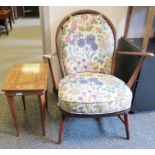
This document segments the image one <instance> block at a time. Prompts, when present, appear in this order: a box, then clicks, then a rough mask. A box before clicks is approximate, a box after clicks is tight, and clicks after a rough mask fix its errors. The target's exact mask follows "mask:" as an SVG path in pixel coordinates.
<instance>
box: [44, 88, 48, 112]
mask: <svg viewBox="0 0 155 155" xmlns="http://www.w3.org/2000/svg"><path fill="white" fill-rule="evenodd" d="M45 99H46V101H45V103H46V109H48V90H46V91H45Z"/></svg>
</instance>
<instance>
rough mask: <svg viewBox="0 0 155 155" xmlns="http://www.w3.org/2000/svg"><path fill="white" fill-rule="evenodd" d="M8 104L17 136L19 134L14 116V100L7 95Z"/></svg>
mask: <svg viewBox="0 0 155 155" xmlns="http://www.w3.org/2000/svg"><path fill="white" fill-rule="evenodd" d="M7 101H8V105H9V108H10V111H11V114H12V118H13V122H14V126H15V128H16V133H17V137H18V136H19V127H18V123H17V117H16V109H15V102H14V98H13V96H7Z"/></svg>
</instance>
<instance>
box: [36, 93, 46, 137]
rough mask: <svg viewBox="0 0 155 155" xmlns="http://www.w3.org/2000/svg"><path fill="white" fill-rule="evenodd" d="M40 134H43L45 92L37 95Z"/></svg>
mask: <svg viewBox="0 0 155 155" xmlns="http://www.w3.org/2000/svg"><path fill="white" fill-rule="evenodd" d="M38 97H39V106H40V116H41V127H42V135H43V136H45V104H46V103H45V94H43V95H39V96H38Z"/></svg>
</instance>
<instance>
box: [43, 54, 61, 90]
mask: <svg viewBox="0 0 155 155" xmlns="http://www.w3.org/2000/svg"><path fill="white" fill-rule="evenodd" d="M55 55H56V54H52V55H50V54H46V55H43V59H45V60H47V62H48V65H49V69H50V74H51V78H52V82H53V85H54V89H55V90H56V91H58V89H59V84H58V82H57V80H56V78H55V76H54V71H53V66H52V60H51V59H52V56H55Z"/></svg>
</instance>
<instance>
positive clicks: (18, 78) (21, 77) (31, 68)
mask: <svg viewBox="0 0 155 155" xmlns="http://www.w3.org/2000/svg"><path fill="white" fill-rule="evenodd" d="M47 79H48V64H45V63H27V64H15V65H14V66H13V67H12V69H11V70H10V72H9V74H8V77H7V79H6V81H5V83H4V85H3V87H2V91H35V90H46V89H47Z"/></svg>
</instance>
